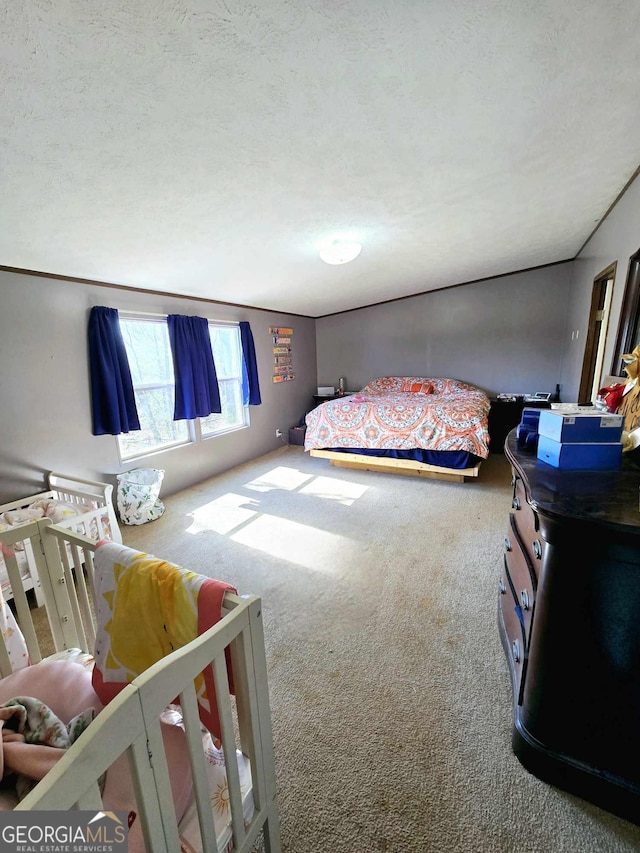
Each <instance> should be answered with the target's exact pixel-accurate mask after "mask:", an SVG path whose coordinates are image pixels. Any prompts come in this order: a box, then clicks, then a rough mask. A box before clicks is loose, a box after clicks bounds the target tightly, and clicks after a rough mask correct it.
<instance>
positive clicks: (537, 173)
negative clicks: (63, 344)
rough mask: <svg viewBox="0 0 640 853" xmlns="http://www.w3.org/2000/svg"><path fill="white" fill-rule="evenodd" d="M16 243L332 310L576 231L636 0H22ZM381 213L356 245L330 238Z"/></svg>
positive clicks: (12, 190)
mask: <svg viewBox="0 0 640 853" xmlns="http://www.w3.org/2000/svg"><path fill="white" fill-rule="evenodd" d="M0 22H1V24H2V39H1V40H0V93H1V95H0V97H1V100H0V108H1V111H2V112H1V117H0V125H1V127H2V132H1V134H0V169H1V183H0V192H1V194H2V205H0V264H2V265H5V266H11V267H20V268H25V269H32V270H38V271H42V272H48V273H56V274H59V275H66V276H71V277H81V278H88V279H95V280H99V281H108V282H114V283H119V284H125V285H133V286H137V287H142V288H149V289H152V290H162V291H168V292H172V293H183V294H188V295H193V296H201V297H206V298H210V299H216V300H224V301H229V302H235V303H242V304H245V305H253V306H258V307H263V308H271V309H276V310H283V311H290V312H294V313H302V314H308V315H312V316H319V315H323V314H327V313H332V312H335V311H340V310H344V309H349V308H354V307H358V306H362V305H367V304H371V303H375V302H379V301H382V300H387V299H392V298H394V297H397V296H404V295H408V294H412V293H418V292H423V291H426V290H431V289H435V288H439V287H444V286H447V285H451V284H456V283H459V282H463V281H470V280H473V279H478V278H482V277H487V276H493V275H498V274H501V273H506V272H511V271H514V270H518V269H523V268H527V267H531V266H536V265H539V264H545V263H550V262H554V261H559V260H564V259H566V258H570V257H573V256H574V255H575V254H576V252H577V251H578V250H579V248H580V247H581V246H582V244H583V243H584V241H585V240H586V239H587V237H588V236H589V234H590V233H591V232H592V230H593V229H594V227H595V224H596V222H597V221H598V220H599V219H600V218H601V217H602V216H603V215H604V213H605V212H606V210H607V208H608V207H609V205H610V204H611V203H612V202H613V200H614V199H615V198H616V196H617V195H618V193H619V192H620V190H621V189H622V188H623V187H624V185H625V184H626V182H627V181H628V179H629V178H630V176H631V175H632V174H633V172H634V170H635V169H636V167H637V165H638V159H639V157H638V151H639V148H638V140H639V139H640V110H638V108H637V95H638V91H640V40H639V39H638V31H639V30H640V3H638V2H637V0H625V2H615V0H555V2H549V0H529V1H527V0H511V2H509V0H494V1H493V2H490V0H487V2H477V0H413V1H412V2H411V1H410V0H385V1H384V2H383V0H307V2H303V0H255V2H249V0H226V1H225V2H223V1H222V0H153V2H151V0H147V2H144V0H138V2H136V0H108V2H103V3H98V2H86V0H30V2H26V1H25V0H13V2H10V3H5V4H3V5H2V9H1V11H0ZM335 232H351V233H355V234H357V235H359V237H360V238H361V242H362V244H363V249H362V252H361V254H360V256H359V257H358V258H357V259H356V260H355V261H354V262H353V263H351V264H348V265H345V266H327V265H326V264H324V263H323V262H322V261H320V260H319V258H318V255H317V243H318V242H319V241H320V240H322V239H323V238H326V237H327V236H330V235H331V234H333V233H335Z"/></svg>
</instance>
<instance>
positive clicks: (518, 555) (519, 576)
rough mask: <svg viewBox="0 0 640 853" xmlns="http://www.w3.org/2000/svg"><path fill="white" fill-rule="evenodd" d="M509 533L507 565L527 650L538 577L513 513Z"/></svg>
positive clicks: (506, 548) (506, 552) (506, 544)
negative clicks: (522, 623)
mask: <svg viewBox="0 0 640 853" xmlns="http://www.w3.org/2000/svg"><path fill="white" fill-rule="evenodd" d="M509 522H510V524H509V533H508V534H507V536H506V537H505V543H504V544H505V554H504V559H505V567H506V571H507V575H508V578H507V579H508V580H509V581H510V582H511V589H512V592H513V595H514V597H515V600H516V602H517V603H518V604H519V605H520V607H521V609H522V619H523V622H524V632H525V642H526V647H525V650H526V649H528V647H529V637H530V634H531V620H532V618H533V609H534V605H535V599H536V589H537V586H538V584H537V577H536V573H535V570H534V568H533V565H532V563H531V558H530V556H529V554H528V552H527V549H526V548H525V547H524V544H523V543H522V541H521V539H520V534H519V532H518V528H517V527H516V523H515V519H514V517H513V513H511V514H510V515H509Z"/></svg>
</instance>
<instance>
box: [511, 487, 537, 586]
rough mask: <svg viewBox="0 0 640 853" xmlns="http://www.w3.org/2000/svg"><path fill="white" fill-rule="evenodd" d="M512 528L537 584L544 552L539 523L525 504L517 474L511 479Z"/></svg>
mask: <svg viewBox="0 0 640 853" xmlns="http://www.w3.org/2000/svg"><path fill="white" fill-rule="evenodd" d="M511 508H512V510H513V511H512V513H511V518H512V526H514V525H515V527H516V528H517V530H518V534H519V536H520V541H521V542H522V544H523V546H524V548H525V549H526V551H527V553H528V555H529V560H530V562H531V565H532V566H533V569H534V575H535V582H536V583H537V577H538V573H539V571H540V568H539V566H540V562H541V560H542V554H543V552H544V542H543V540H542V537H541V535H540V521H539V519H538V513H537V512H536V511H535V509H533V507H532V506H530V504H529V503H528V502H527V498H526V492H525V488H524V483H523V482H522V478H521V477H519V476H518V475H517V474H516V475H514V477H513V496H512V501H511Z"/></svg>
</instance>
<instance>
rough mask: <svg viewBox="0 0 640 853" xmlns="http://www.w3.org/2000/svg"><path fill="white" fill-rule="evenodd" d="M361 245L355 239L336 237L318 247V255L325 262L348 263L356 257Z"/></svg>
mask: <svg viewBox="0 0 640 853" xmlns="http://www.w3.org/2000/svg"><path fill="white" fill-rule="evenodd" d="M361 249H362V245H361V244H360V243H356V241H355V240H344V239H340V238H336V239H334V240H330V241H329V242H328V243H325V244H324V245H323V246H322V247H321V248H320V257H321V259H322V260H323V261H324V262H325V264H348V263H349V261H353V260H354V259H355V258H357V257H358V255H359V254H360V251H361Z"/></svg>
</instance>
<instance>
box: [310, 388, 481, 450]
mask: <svg viewBox="0 0 640 853" xmlns="http://www.w3.org/2000/svg"><path fill="white" fill-rule="evenodd" d="M489 406H490V402H489V398H488V397H487V395H486V394H485V393H484V392H483V391H480V390H479V389H478V388H475V387H474V386H472V385H468V384H467V383H464V382H460V381H459V380H456V379H429V378H424V377H416V376H410V377H407V376H403V377H398V376H390V377H383V378H381V379H376V380H374V381H373V382H371V383H369V384H368V385H366V386H365V387H364V388H363V389H362V391H360V392H359V393H357V394H352V395H351V396H347V397H341V398H339V399H336V400H329V401H327V402H326V403H322V404H321V405H320V406H318V407H317V408H316V409H313V411H311V412H309V413H308V415H307V417H306V423H307V431H306V435H305V450H311V449H328V448H332V447H338V448H343V447H344V448H371V449H375V450H391V449H393V450H411V449H414V448H421V449H423V450H463V451H467V452H469V453H473V454H475V455H476V456H478V457H480V458H481V459H486V458H487V456H488V455H489V429H488V414H489Z"/></svg>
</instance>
